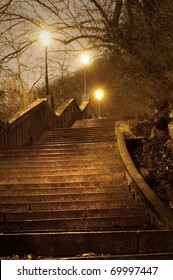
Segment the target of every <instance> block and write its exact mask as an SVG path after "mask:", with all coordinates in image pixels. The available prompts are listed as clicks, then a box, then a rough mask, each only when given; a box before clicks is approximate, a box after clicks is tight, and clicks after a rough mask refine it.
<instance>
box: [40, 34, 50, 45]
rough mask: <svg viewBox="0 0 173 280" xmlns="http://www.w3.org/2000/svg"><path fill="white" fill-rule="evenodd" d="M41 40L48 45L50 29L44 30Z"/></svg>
mask: <svg viewBox="0 0 173 280" xmlns="http://www.w3.org/2000/svg"><path fill="white" fill-rule="evenodd" d="M41 40H42V42H43V45H44V46H45V47H48V46H49V44H50V33H49V32H48V31H42V33H41Z"/></svg>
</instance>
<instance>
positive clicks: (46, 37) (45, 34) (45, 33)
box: [41, 31, 50, 95]
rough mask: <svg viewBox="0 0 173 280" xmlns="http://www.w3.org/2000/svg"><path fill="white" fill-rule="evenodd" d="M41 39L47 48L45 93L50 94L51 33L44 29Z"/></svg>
mask: <svg viewBox="0 0 173 280" xmlns="http://www.w3.org/2000/svg"><path fill="white" fill-rule="evenodd" d="M41 39H42V42H43V45H44V48H45V95H48V94H49V79H48V47H49V44H50V33H49V32H48V31H42V33H41Z"/></svg>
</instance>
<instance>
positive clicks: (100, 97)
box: [96, 89, 103, 118]
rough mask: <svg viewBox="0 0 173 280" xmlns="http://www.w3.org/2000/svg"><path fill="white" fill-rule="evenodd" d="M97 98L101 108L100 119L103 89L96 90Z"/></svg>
mask: <svg viewBox="0 0 173 280" xmlns="http://www.w3.org/2000/svg"><path fill="white" fill-rule="evenodd" d="M96 97H97V99H98V105H99V108H98V117H99V118H100V101H101V99H102V97H103V90H101V89H98V90H96Z"/></svg>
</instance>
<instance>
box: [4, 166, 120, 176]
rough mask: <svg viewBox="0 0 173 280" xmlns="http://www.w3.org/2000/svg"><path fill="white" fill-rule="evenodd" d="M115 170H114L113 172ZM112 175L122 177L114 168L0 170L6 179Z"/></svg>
mask: <svg viewBox="0 0 173 280" xmlns="http://www.w3.org/2000/svg"><path fill="white" fill-rule="evenodd" d="M114 169H115V170H114ZM112 173H113V174H114V176H116V175H117V177H123V171H122V170H118V169H116V168H112V169H111V168H107V169H106V168H105V169H104V168H102V169H99V168H95V169H94V168H91V169H90V168H85V169H82V168H81V169H58V168H57V169H53V170H52V169H51V170H50V169H49V168H46V169H44V168H42V169H40V170H37V169H30V168H27V170H26V169H17V170H13V169H5V170H1V177H2V178H3V177H5V176H7V177H8V178H13V177H16V176H18V175H19V174H20V177H21V178H23V177H34V176H37V175H38V176H41V175H42V176H43V177H46V176H59V175H60V176H61V177H62V176H78V175H79V176H81V175H84V176H87V175H99V174H102V175H111V174H112Z"/></svg>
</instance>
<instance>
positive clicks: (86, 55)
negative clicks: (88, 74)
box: [81, 53, 89, 65]
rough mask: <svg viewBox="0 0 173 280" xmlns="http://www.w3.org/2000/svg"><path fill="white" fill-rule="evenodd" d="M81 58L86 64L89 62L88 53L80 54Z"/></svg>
mask: <svg viewBox="0 0 173 280" xmlns="http://www.w3.org/2000/svg"><path fill="white" fill-rule="evenodd" d="M81 59H82V63H83V64H85V65H86V64H88V62H89V55H88V54H87V53H84V54H82V56H81Z"/></svg>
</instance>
